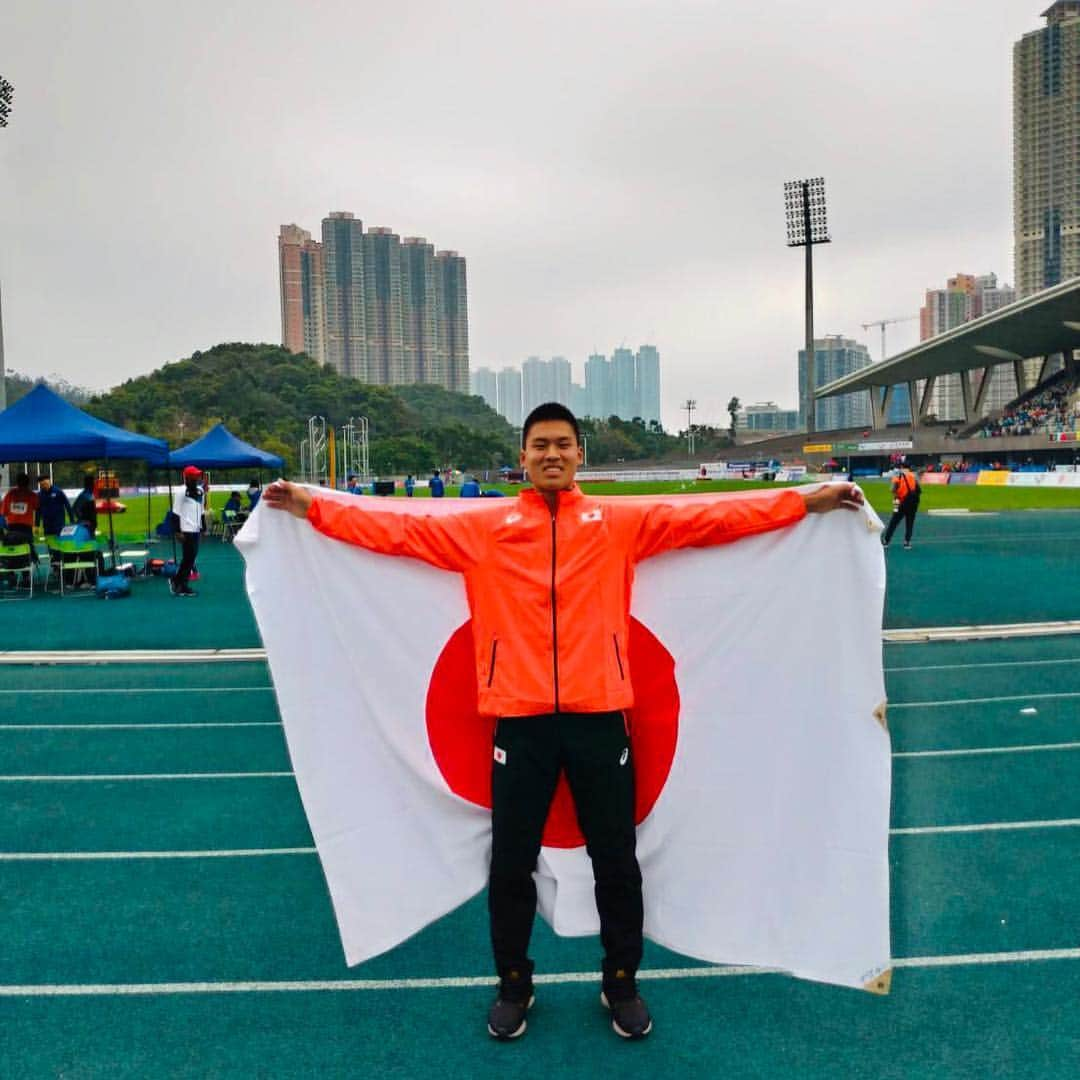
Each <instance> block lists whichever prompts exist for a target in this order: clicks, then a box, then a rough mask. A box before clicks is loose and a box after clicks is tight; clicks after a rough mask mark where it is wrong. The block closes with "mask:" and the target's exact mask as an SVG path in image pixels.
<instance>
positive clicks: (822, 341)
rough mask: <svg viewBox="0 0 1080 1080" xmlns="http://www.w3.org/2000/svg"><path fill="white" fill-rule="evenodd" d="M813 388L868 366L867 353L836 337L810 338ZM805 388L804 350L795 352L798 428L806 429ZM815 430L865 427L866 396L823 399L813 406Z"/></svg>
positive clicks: (867, 413) (868, 416)
mask: <svg viewBox="0 0 1080 1080" xmlns="http://www.w3.org/2000/svg"><path fill="white" fill-rule="evenodd" d="M814 352H815V353H816V360H815V363H814V367H815V371H814V385H815V388H816V387H820V386H824V385H825V384H826V383H831V382H833V381H834V380H835V379H840V378H842V377H843V376H845V375H850V374H851V373H852V372H853V371H859V370H860V369H862V368H864V367H868V366H869V364H870V350H869V349H867V347H866V346H865V345H863V344H862V342H859V341H852V340H851V339H850V338H845V337H841V336H840V335H839V334H835V335H827V336H825V337H823V338H815V339H814ZM806 385H807V377H806V349H800V350H799V388H800V390H799V426H800V427H802V428H804V429H805V427H806V404H807V403H806V400H805V391H804V390H803V388H804V387H805V386H806ZM815 414H816V415H815V419H816V424H815V427H816V428H817V430H818V431H838V430H842V429H843V428H854V427H864V426H869V424H870V423H871V414H870V397H869V395H868V394H867V393H866V392H865V391H863V392H860V393H854V394H840V395H839V396H837V397H831V398H825V399H823V400H819V401H818V402H816V404H815Z"/></svg>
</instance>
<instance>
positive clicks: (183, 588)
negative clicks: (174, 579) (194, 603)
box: [173, 585, 199, 596]
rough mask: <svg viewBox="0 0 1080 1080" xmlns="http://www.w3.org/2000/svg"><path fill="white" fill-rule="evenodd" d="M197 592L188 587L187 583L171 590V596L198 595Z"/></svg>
mask: <svg viewBox="0 0 1080 1080" xmlns="http://www.w3.org/2000/svg"><path fill="white" fill-rule="evenodd" d="M198 595H199V594H198V593H197V592H196V591H195V590H194V589H190V588H188V586H187V585H182V586H181V587H180V588H179V589H174V590H173V596H198Z"/></svg>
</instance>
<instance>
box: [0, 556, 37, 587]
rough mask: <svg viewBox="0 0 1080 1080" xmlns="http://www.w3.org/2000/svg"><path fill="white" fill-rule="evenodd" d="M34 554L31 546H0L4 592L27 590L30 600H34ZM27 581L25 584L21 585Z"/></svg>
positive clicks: (0, 575) (1, 576)
mask: <svg viewBox="0 0 1080 1080" xmlns="http://www.w3.org/2000/svg"><path fill="white" fill-rule="evenodd" d="M35 570H36V567H35V566H34V554H33V552H32V551H31V549H30V545H29V544H0V582H2V583H3V585H4V586H5V588H4V592H12V593H15V592H18V591H20V590H21V589H25V590H26V594H27V597H28V598H29V599H31V600H32V599H33V598H34V571H35ZM21 581H25V584H20V582H21Z"/></svg>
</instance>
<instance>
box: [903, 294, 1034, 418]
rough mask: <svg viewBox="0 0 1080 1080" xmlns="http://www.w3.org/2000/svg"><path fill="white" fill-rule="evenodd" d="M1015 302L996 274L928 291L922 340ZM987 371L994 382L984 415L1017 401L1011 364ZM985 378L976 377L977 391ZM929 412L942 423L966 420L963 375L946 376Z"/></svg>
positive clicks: (936, 386) (938, 384) (936, 388)
mask: <svg viewBox="0 0 1080 1080" xmlns="http://www.w3.org/2000/svg"><path fill="white" fill-rule="evenodd" d="M1015 299H1016V290H1015V289H1013V288H1012V286H1010V285H998V279H997V275H996V274H981V275H975V274H957V275H956V276H955V277H951V278H949V279H948V280H947V281H946V283H945V288H944V289H927V290H926V300H925V303H924V304H923V306H922V308H921V309H920V311H919V336H920V338H921V340H923V341H926V340H927V339H928V338H932V337H936V336H937V335H938V334H944V333H945V332H946V331H947V330H952V329H953V328H954V327H956V326H960V325H961V324H963V323H966V322H970V321H971V320H972V319H978V318H980V317H981V316H983V315H989V314H990V313H991V312H992V311H997V310H998V308H1002V307H1004V306H1005V305H1006V304H1011V303H1012V302H1013V301H1014V300H1015ZM986 371H987V373H988V374H989V377H990V378H991V379H992V380H993V382H992V383H991V384H990V389H989V391H987V395H986V399H985V402H984V405H983V410H984V414H985V413H988V412H991V411H994V410H997V409H1000V408H1001V407H1002V406H1003V405H1005V404H1006V403H1007V402H1009V401H1011V400H1012V399H1013V398H1014V397H1016V376H1015V373H1014V372H1013V368H1012V365H1011V364H1002V365H997V366H992V367H989V368H987V369H986ZM982 377H983V375H982V373H981V372H977V373H976V374H975V379H976V382H975V386H976V387H977V386H978V385H979V383H978V380H979V379H981V378H982ZM929 411H930V414H931V415H933V416H934V417H935V418H936V419H938V420H960V419H962V418H963V415H964V405H963V397H962V392H961V390H960V376H959V375H955V374H954V375H942V376H940V377H939V378H938V379H937V381H936V383H935V384H934V391H933V394H932V396H931V400H930V410H929ZM908 415H910V413H909V414H908ZM890 419H891V417H890ZM905 419H906V417H905Z"/></svg>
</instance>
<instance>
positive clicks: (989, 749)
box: [893, 742, 1080, 758]
mask: <svg viewBox="0 0 1080 1080" xmlns="http://www.w3.org/2000/svg"><path fill="white" fill-rule="evenodd" d="M1040 750H1080V742H1059V743H1037V744H1034V745H1031V746H982V747H978V748H975V749H971V750H903V751H898V752H897V753H895V754H893V757H894V758H928V757H974V756H977V755H979V754H1033V753H1036V752H1037V751H1040Z"/></svg>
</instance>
